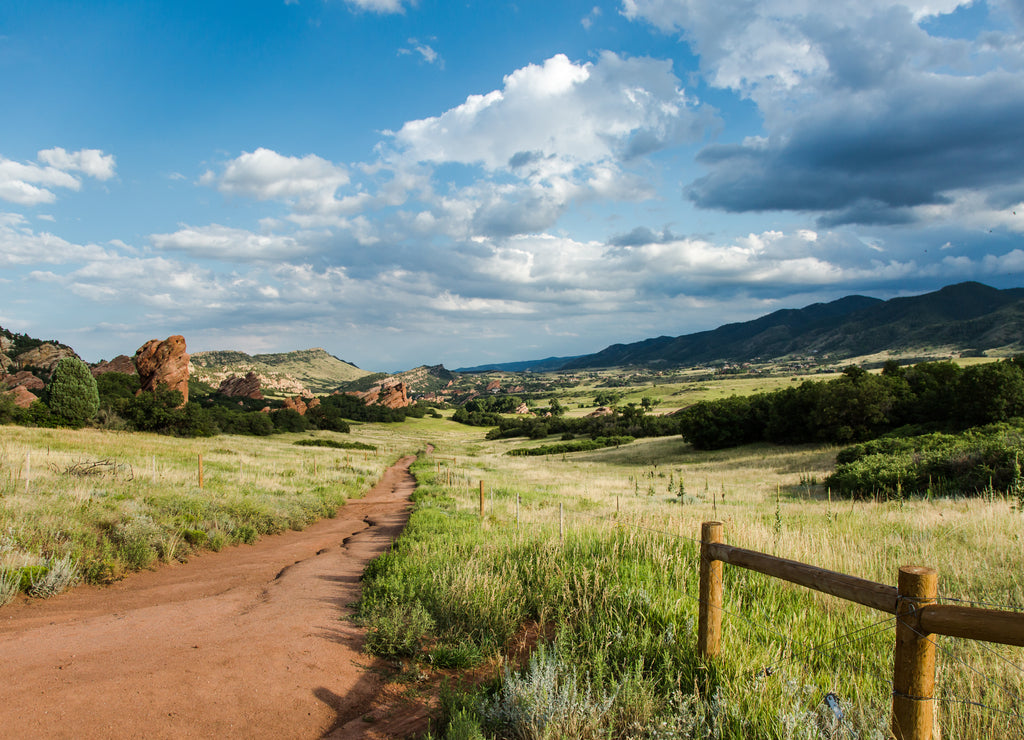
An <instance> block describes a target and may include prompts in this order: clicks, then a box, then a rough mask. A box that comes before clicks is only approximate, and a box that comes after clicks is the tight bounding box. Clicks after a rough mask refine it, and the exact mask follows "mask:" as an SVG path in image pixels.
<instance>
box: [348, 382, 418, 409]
mask: <svg viewBox="0 0 1024 740" xmlns="http://www.w3.org/2000/svg"><path fill="white" fill-rule="evenodd" d="M351 395H353V396H356V397H357V398H360V399H362V401H363V403H365V404H366V405H367V406H372V405H374V404H378V405H380V406H387V407H388V408H389V409H401V408H405V407H406V406H409V405H411V404H412V401H410V400H409V389H408V388H407V387H406V385H405V383H403V382H402V381H400V380H397V381H387V382H385V383H383V384H382V385H375V386H373V388H371V389H370V390H368V391H366V392H365V393H359V392H353V393H352V394H351Z"/></svg>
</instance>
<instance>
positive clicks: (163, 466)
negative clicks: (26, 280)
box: [0, 426, 404, 596]
mask: <svg viewBox="0 0 1024 740" xmlns="http://www.w3.org/2000/svg"><path fill="white" fill-rule="evenodd" d="M314 436H317V437H329V436H331V433H329V432H318V433H316V435H310V434H305V435H297V434H289V435H279V436H275V437H272V438H270V439H256V438H251V437H241V436H230V435H223V436H220V437H216V438H213V439H203V440H185V439H177V438H172V437H164V436H159V435H151V434H125V433H117V432H109V431H101V430H90V429H83V430H54V429H28V428H21V427H10V426H2V427H0V575H3V574H7V575H5V576H4V577H5V578H7V579H13V578H15V577H17V578H18V579H19V583H20V585H21V587H22V588H24V589H25V590H27V591H28V592H29V593H30V594H31V595H35V596H47V595H52V594H53V593H57V592H59V591H60V590H63V589H64V588H67V587H68V586H69V585H72V584H74V583H75V582H77V581H78V580H83V579H84V580H85V581H88V582H93V583H97V582H105V581H109V580H112V579H116V578H119V577H121V576H122V575H123V574H125V573H127V572H130V571H132V570H137V569H140V568H148V567H151V566H153V565H155V564H156V563H158V562H171V561H174V560H183V559H185V558H187V557H188V555H189V553H191V552H194V551H196V550H199V549H214V550H217V549H221V548H223V547H225V546H229V545H233V544H238V543H251V542H254V541H256V539H258V538H259V537H260V536H263V535H265V534H270V533H273V532H280V531H283V530H286V529H302V528H304V527H306V526H308V525H309V524H311V523H312V522H314V521H316V520H318V519H321V518H323V517H328V516H332V515H333V514H334V512H335V511H336V510H337V508H338V507H339V506H340V505H342V504H343V503H344V502H345V501H346V499H348V498H351V497H353V496H358V495H361V494H362V493H363V492H364V491H365V490H367V489H368V488H369V487H370V486H371V485H372V484H373V483H374V482H376V481H377V479H378V478H379V477H380V475H381V473H382V471H383V470H384V468H385V467H386V466H387V465H388V464H390V463H391V462H393V461H394V460H395V459H396V458H397V457H398V455H399V452H400V451H399V450H398V449H397V448H396V447H395V446H394V445H390V446H389V443H388V441H387V435H386V433H382V432H379V431H373V432H371V434H369V435H368V437H373V438H374V439H377V440H381V444H380V445H378V446H379V447H380V448H381V449H379V450H378V451H377V452H368V451H355V452H354V451H348V450H334V449H323V448H301V447H296V446H295V445H294V444H292V443H293V442H294V441H296V440H297V439H306V438H312V437H314ZM352 436H353V437H357V438H359V436H358V435H352ZM403 443H404V442H403ZM200 455H202V458H203V487H202V488H200V487H199V475H198V473H199V456H200Z"/></svg>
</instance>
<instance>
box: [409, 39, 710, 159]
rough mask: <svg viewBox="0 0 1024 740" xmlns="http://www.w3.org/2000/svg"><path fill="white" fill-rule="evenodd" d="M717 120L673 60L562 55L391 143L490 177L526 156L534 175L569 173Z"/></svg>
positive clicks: (688, 137)
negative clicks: (683, 81) (684, 83)
mask: <svg viewBox="0 0 1024 740" xmlns="http://www.w3.org/2000/svg"><path fill="white" fill-rule="evenodd" d="M710 123H711V119H710V115H709V111H707V110H706V109H704V108H703V107H702V106H700V105H699V103H698V102H697V101H696V100H692V99H690V98H688V97H687V95H686V93H685V91H684V90H683V89H681V87H680V83H679V80H678V79H677V78H676V76H675V75H674V74H673V72H672V64H671V62H670V61H662V60H655V59H647V58H624V57H620V56H618V55H616V54H614V53H612V52H604V53H603V54H601V56H600V57H599V59H598V61H597V62H593V63H590V62H588V63H584V64H577V63H574V62H572V61H570V60H569V59H568V57H566V56H565V55H564V54H558V55H556V56H554V57H551V58H550V59H548V60H546V61H545V62H544V63H543V64H530V65H527V66H526V67H523V68H521V69H518V70H516V71H514V72H512V73H511V74H509V75H506V76H505V79H504V86H503V88H502V89H501V90H493V91H491V92H489V93H486V94H482V95H471V96H470V97H469V98H467V99H466V102H464V103H462V104H461V105H459V106H457V107H455V108H452V109H451V110H449V111H446V112H445V113H443V114H441V115H440V116H437V117H434V118H426V119H421V120H417V121H409V122H408V123H406V124H405V125H404V126H402V128H401V129H400V130H399V131H398V132H397V133H396V134H395V135H394V138H395V143H396V145H397V146H398V147H399V149H401V150H402V152H403V153H404V154H405V156H408V157H409V158H412V159H414V160H416V161H421V162H434V163H442V162H455V163H460V164H467V165H481V166H483V167H484V168H485V169H487V170H489V171H492V172H493V171H498V170H508V169H510V168H512V165H516V169H521V168H522V166H523V165H524V163H526V161H527V160H529V162H528V163H529V165H530V166H531V167H532V170H531V171H532V172H536V173H537V174H539V175H554V174H563V175H564V174H568V173H572V172H573V171H574V170H575V169H576V168H578V167H588V166H592V165H594V164H596V163H599V162H603V161H616V160H621V159H625V158H628V157H629V156H631V155H634V154H640V153H647V152H651V151H655V150H656V149H658V148H662V147H666V146H669V145H672V144H677V143H680V142H682V141H692V140H695V139H697V138H699V137H700V136H701V135H703V133H704V132H705V130H706V128H707V127H708V125H709V124H710Z"/></svg>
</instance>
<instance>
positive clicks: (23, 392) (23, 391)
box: [6, 385, 37, 409]
mask: <svg viewBox="0 0 1024 740" xmlns="http://www.w3.org/2000/svg"><path fill="white" fill-rule="evenodd" d="M6 393H7V395H10V396H14V405H15V406H17V407H18V408H22V409H27V408H28V407H29V406H31V405H32V402H33V401H35V400H37V397H36V395H35V394H34V393H32V391H30V390H29V389H28V388H26V387H25V386H23V385H19V386H15V388H14V390H11V391H7V392H6Z"/></svg>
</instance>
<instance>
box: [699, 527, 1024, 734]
mask: <svg viewBox="0 0 1024 740" xmlns="http://www.w3.org/2000/svg"><path fill="white" fill-rule="evenodd" d="M700 552H701V558H700V611H699V613H698V620H697V650H698V653H699V654H700V655H701V656H703V657H705V658H707V659H714V658H715V657H716V656H717V655H718V654H719V651H720V648H721V635H722V613H723V610H722V591H723V586H722V566H723V565H724V564H729V565H735V566H738V567H741V568H746V569H748V570H753V571H757V572H758V573H763V574H764V575H767V576H771V577H773V578H779V579H782V580H785V581H789V582H790V583H796V584H798V585H800V586H805V587H807V588H810V589H813V590H815V591H820V592H822V593H826V594H830V595H832V596H836V597H838V598H840V599H844V600H846V601H852V602H855V603H857V604H863V605H864V606H868V607H871V608H872V609H877V610H878V611H881V612H885V613H887V614H894V615H896V644H895V647H894V651H893V692H892V724H891V727H892V733H893V735H894V736H895V737H896V738H897V740H932V738H933V737H934V721H935V716H934V690H935V648H936V643H935V640H934V639H933V635H950V636H953V637H963V638H966V639H969V640H982V641H986V642H996V643H1001V644H1004V645H1018V646H1024V614H1022V613H1019V612H1007V611H999V610H996V609H981V608H975V607H970V606H954V605H946V604H936V603H935V599H936V598H937V596H938V573H937V572H936V571H935V570H933V569H931V568H924V567H920V566H903V567H902V568H900V571H899V576H898V581H897V585H896V586H889V585H886V584H884V583H875V582H874V581H867V580H864V579H863V578H857V577H855V576H850V575H846V574H845V573H837V572H835V571H831V570H826V569H824V568H818V567H815V566H813V565H808V564H806V563H801V562H797V561H795V560H786V559H785V558H779V557H775V556H773V555H766V554H765V553H761V552H756V551H754V550H745V549H743V548H741V547H732V546H731V545H726V544H725V543H724V542H723V541H722V523H721V522H704V524H703V525H702V526H701V546H700Z"/></svg>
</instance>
